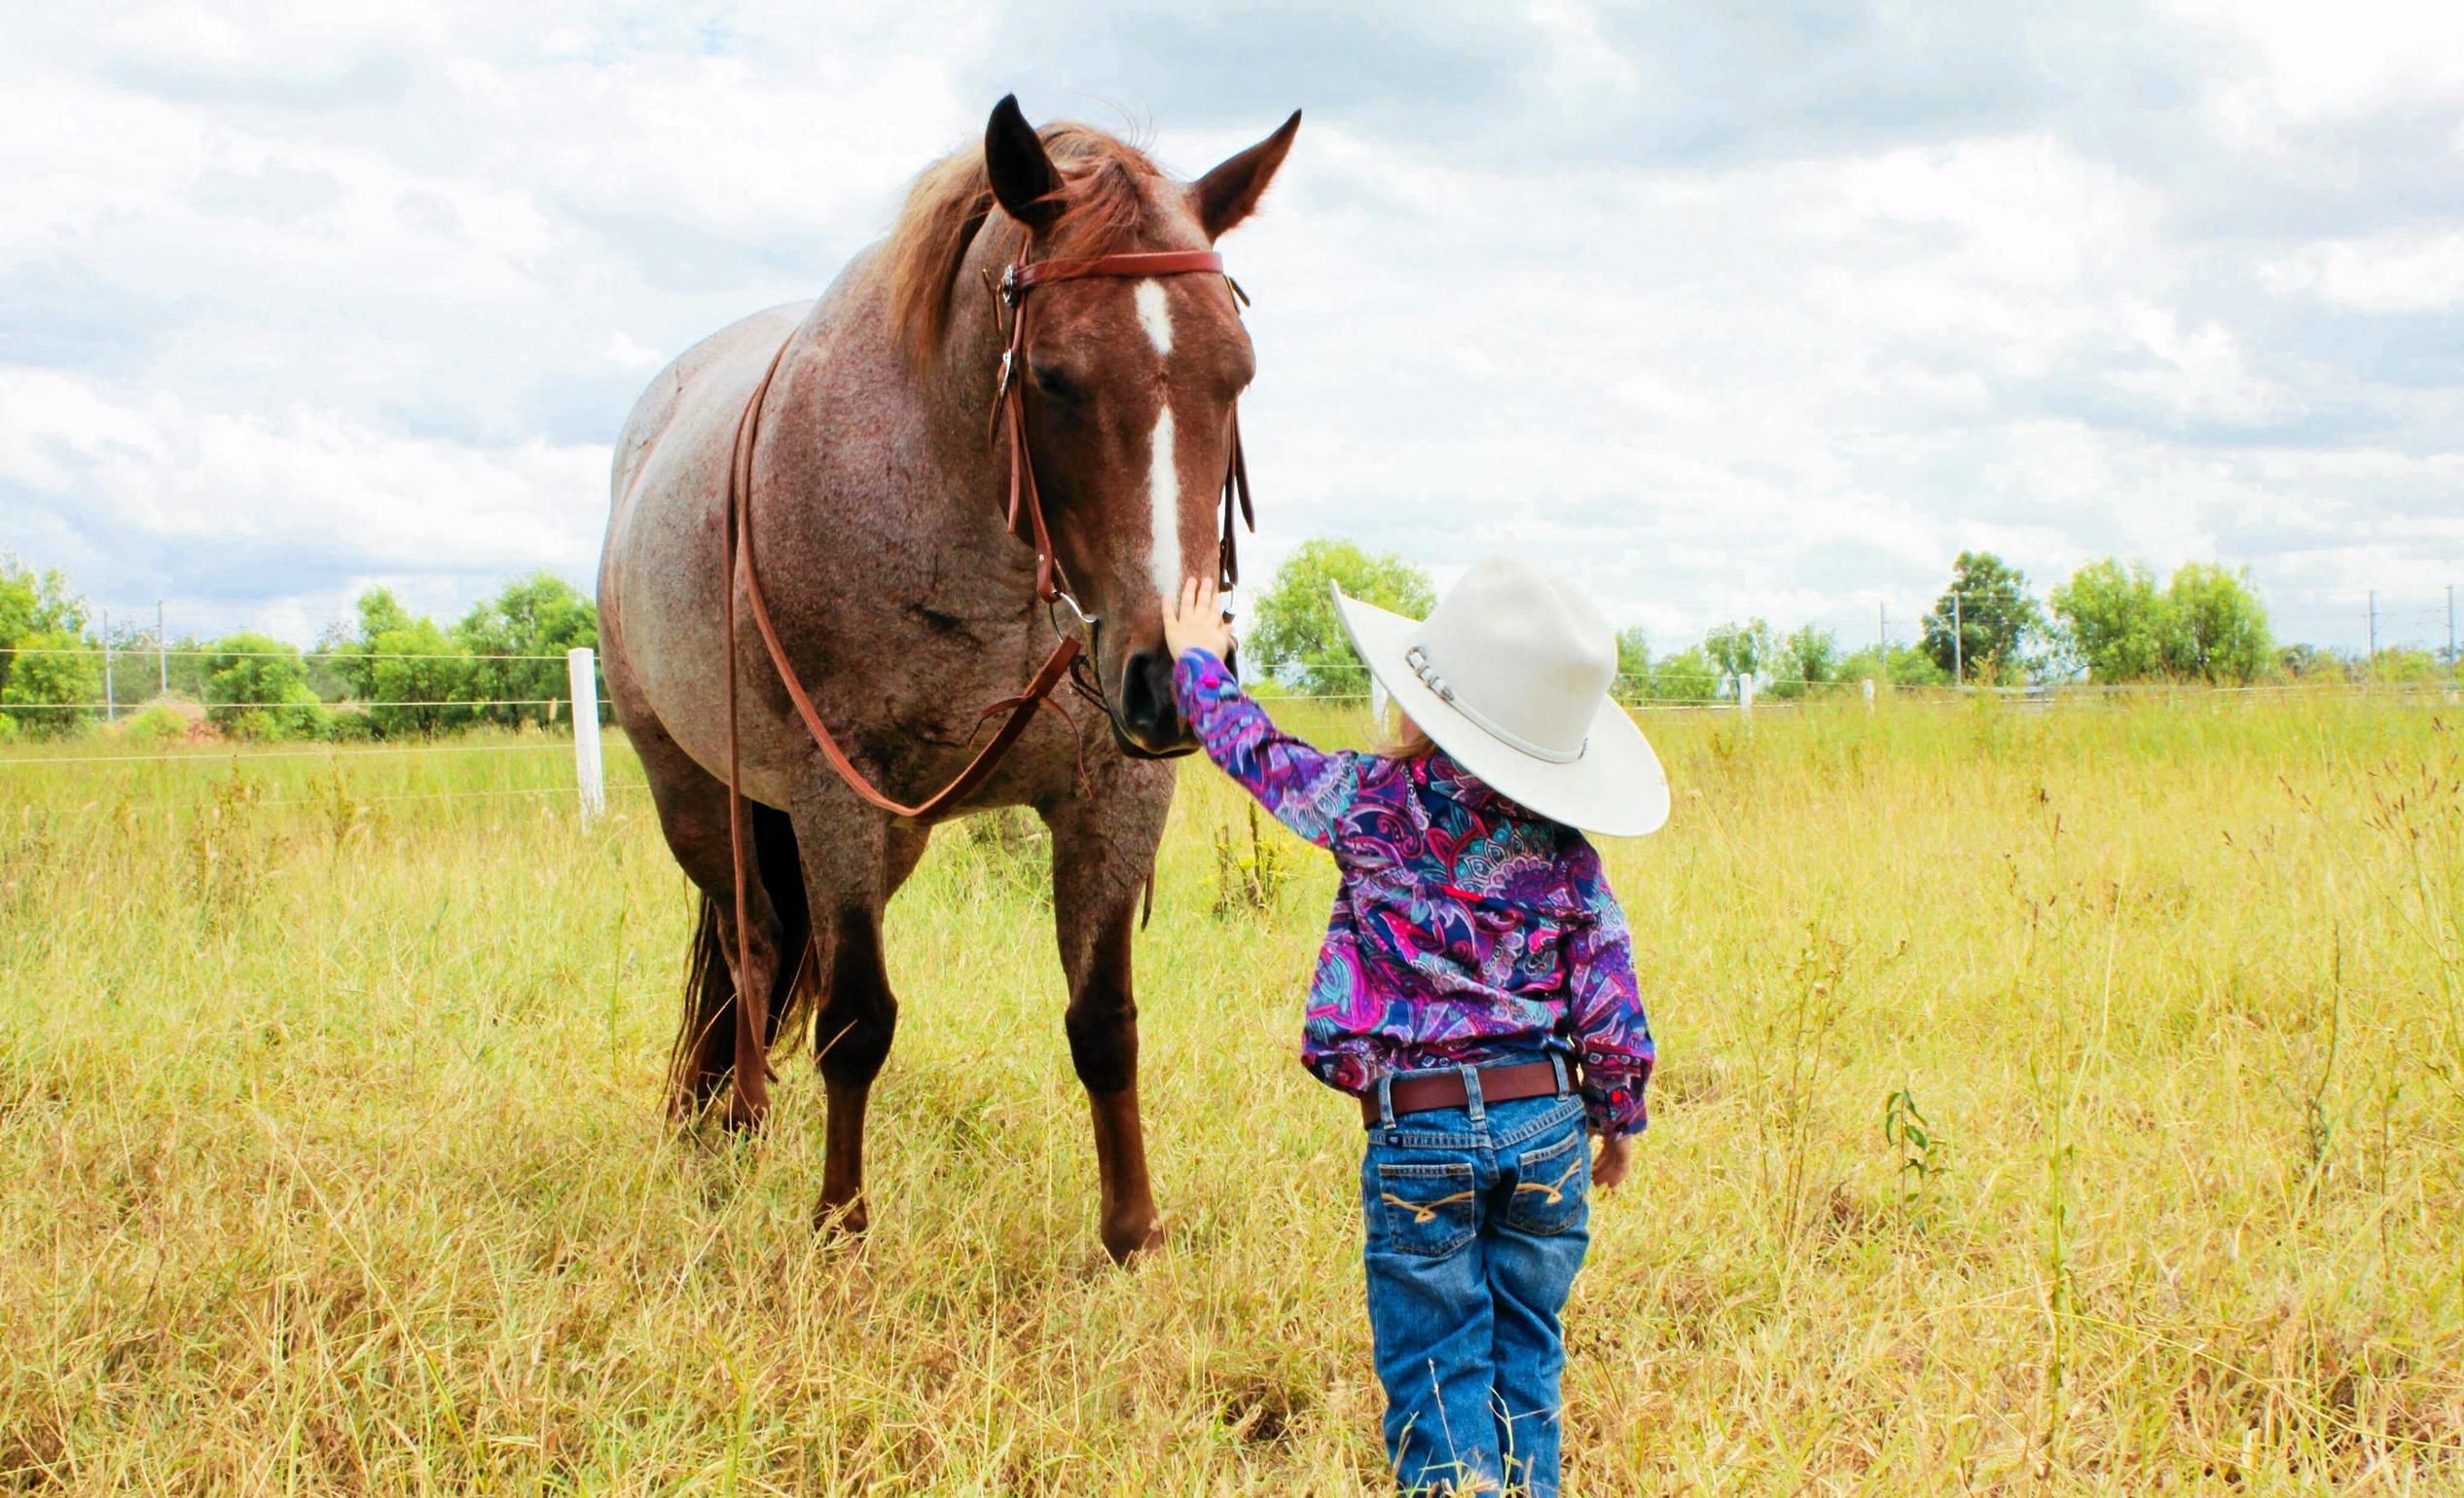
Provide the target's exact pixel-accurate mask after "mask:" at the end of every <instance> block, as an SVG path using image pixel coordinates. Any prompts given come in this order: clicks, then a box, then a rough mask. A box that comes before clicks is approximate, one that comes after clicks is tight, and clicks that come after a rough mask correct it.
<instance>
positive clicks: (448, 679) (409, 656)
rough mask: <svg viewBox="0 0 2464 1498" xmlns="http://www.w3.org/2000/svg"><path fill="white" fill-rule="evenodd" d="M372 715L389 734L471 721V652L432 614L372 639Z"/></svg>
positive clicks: (446, 727) (448, 728) (428, 732)
mask: <svg viewBox="0 0 2464 1498" xmlns="http://www.w3.org/2000/svg"><path fill="white" fill-rule="evenodd" d="M364 656H365V658H366V660H367V662H368V667H369V676H370V691H369V694H368V702H369V705H370V706H369V716H370V718H371V719H372V720H373V721H374V723H375V725H376V729H377V732H378V733H380V734H382V735H383V736H385V737H386V738H389V739H391V738H400V737H403V736H406V735H411V734H419V735H431V734H439V733H445V732H449V731H451V730H453V729H456V728H465V727H468V726H469V725H470V722H471V717H472V710H471V708H470V706H469V703H470V700H471V698H472V697H474V696H475V695H477V694H476V693H474V692H473V691H472V690H471V658H470V655H469V652H467V651H465V650H463V649H462V647H461V646H459V645H457V644H455V643H454V642H453V640H451V639H447V638H446V635H445V632H444V631H443V630H440V629H438V628H437V627H436V621H435V620H433V619H425V618H423V619H419V620H417V622H415V623H412V624H408V625H405V626H403V627H401V628H399V629H391V630H387V631H385V632H384V633H383V634H381V635H379V636H377V637H376V638H375V639H371V640H370V641H368V648H367V650H366V651H365V652H364Z"/></svg>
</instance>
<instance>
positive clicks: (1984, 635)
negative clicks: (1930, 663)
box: [1924, 551, 2046, 680]
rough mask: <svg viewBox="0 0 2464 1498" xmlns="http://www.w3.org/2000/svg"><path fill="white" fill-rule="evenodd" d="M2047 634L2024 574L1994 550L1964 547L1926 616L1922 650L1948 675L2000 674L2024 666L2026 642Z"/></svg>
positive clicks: (2016, 671)
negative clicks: (1948, 583)
mask: <svg viewBox="0 0 2464 1498" xmlns="http://www.w3.org/2000/svg"><path fill="white" fill-rule="evenodd" d="M1954 624H1956V626H1957V628H1956V630H1954V628H1953V626H1954ZM2045 633H2046V630H2045V614H2044V611H2043V610H2042V609H2040V608H2039V607H2038V606H2037V603H2036V600H2035V599H2033V598H2031V597H2029V596H2028V579H2027V575H2026V574H2025V573H2023V572H2021V571H2020V570H2019V569H2018V568H2016V567H2014V566H2011V565H2010V564H2009V563H2007V562H2005V561H2003V560H2002V559H2001V558H2000V557H1997V556H1995V555H1994V554H1993V553H1992V552H1989V551H1963V552H1961V553H1960V554H1959V560H1958V561H1957V562H1955V563H1953V564H1952V565H1951V584H1950V587H1949V588H1948V589H1947V590H1945V591H1944V592H1943V594H1942V596H1941V599H1940V600H1939V602H1938V603H1935V605H1934V608H1933V611H1932V612H1931V613H1928V614H1927V615H1926V616H1925V621H1924V640H1925V653H1926V654H1928V655H1930V656H1932V657H1933V658H1934V664H1935V665H1937V666H1939V667H1940V668H1941V669H1942V671H1943V672H1944V673H1946V674H1956V675H1958V676H1962V677H1964V678H1983V679H1987V680H1992V679H1999V678H2004V677H2010V676H2016V675H2018V674H2019V673H2021V672H2023V671H2025V670H2026V669H2027V667H2028V666H2029V665H2030V661H2029V658H2028V655H2027V647H2028V645H2029V644H2030V643H2031V642H2033V641H2036V640H2040V639H2043V638H2044V636H2045Z"/></svg>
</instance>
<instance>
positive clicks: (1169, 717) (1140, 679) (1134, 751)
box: [1112, 650, 1198, 759]
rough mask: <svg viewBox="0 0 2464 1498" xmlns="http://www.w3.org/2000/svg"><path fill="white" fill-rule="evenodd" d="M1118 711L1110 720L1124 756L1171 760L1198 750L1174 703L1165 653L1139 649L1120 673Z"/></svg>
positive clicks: (1169, 669)
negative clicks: (1192, 750)
mask: <svg viewBox="0 0 2464 1498" xmlns="http://www.w3.org/2000/svg"><path fill="white" fill-rule="evenodd" d="M1119 701H1120V705H1121V707H1120V712H1118V713H1117V714H1116V715H1115V716H1114V717H1113V719H1112V726H1113V729H1114V733H1113V737H1114V739H1116V740H1117V741H1118V742H1119V744H1120V747H1121V751H1122V752H1123V753H1126V754H1129V755H1130V756H1132V757H1133V758H1139V759H1170V758H1173V757H1174V756H1176V755H1179V754H1186V753H1188V752H1189V751H1190V750H1191V749H1196V748H1197V747H1198V741H1197V739H1196V737H1195V736H1193V735H1192V734H1191V733H1190V732H1189V725H1188V724H1187V723H1185V722H1183V721H1182V720H1181V716H1180V706H1179V704H1178V703H1176V702H1175V701H1174V700H1173V694H1172V656H1171V654H1170V653H1169V652H1168V651H1164V650H1141V651H1139V652H1138V653H1137V654H1136V655H1133V656H1131V657H1130V658H1129V663H1128V665H1127V666H1126V667H1125V668H1124V669H1123V670H1122V672H1121V695H1120V699H1119Z"/></svg>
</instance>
